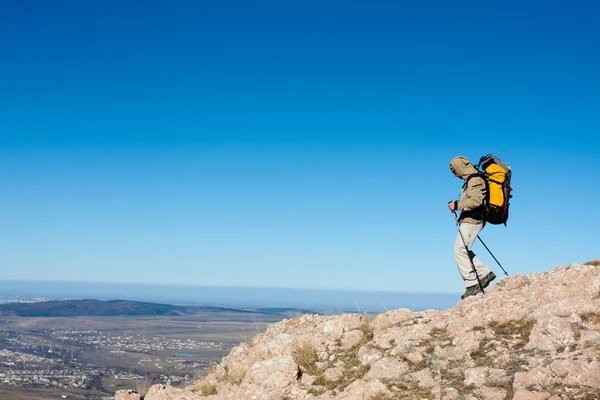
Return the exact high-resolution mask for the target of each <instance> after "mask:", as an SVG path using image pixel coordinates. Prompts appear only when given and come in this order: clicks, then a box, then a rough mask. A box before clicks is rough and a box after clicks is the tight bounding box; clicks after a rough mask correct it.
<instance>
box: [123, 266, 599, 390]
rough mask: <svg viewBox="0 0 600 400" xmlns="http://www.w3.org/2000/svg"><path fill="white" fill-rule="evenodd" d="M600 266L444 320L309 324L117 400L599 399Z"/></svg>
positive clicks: (549, 277) (492, 298)
mask: <svg viewBox="0 0 600 400" xmlns="http://www.w3.org/2000/svg"><path fill="white" fill-rule="evenodd" d="M599 357H600V262H597V261H596V262H592V263H585V264H573V265H570V266H564V267H559V268H556V269H554V270H552V271H550V272H547V273H532V274H529V275H517V276H512V277H507V278H504V279H502V280H501V281H500V282H498V283H497V284H496V285H494V286H491V287H490V288H489V289H488V290H487V291H486V294H485V295H481V294H479V295H477V296H474V297H469V298H467V299H465V300H462V301H460V302H459V303H458V304H457V305H456V306H454V307H453V308H451V309H448V310H445V311H435V310H428V311H423V312H412V311H410V310H408V309H400V310H393V311H388V312H386V313H381V314H379V315H377V316H376V317H375V318H374V319H372V320H369V319H368V318H367V316H363V315H357V314H345V315H338V316H317V315H304V316H302V317H300V318H295V319H289V320H283V321H280V322H277V323H275V324H272V325H270V326H269V328H268V329H267V331H266V332H265V333H264V334H261V335H258V336H256V337H255V338H254V339H252V341H250V342H247V343H242V344H241V345H239V346H237V347H235V348H233V349H232V351H231V353H230V354H229V355H228V356H227V357H225V358H223V360H222V362H221V363H220V365H218V366H217V367H216V369H215V370H214V372H211V373H210V374H209V375H208V376H207V377H206V378H205V379H203V380H201V381H200V382H198V383H197V384H195V385H194V386H192V387H189V388H187V389H177V388H173V387H169V386H164V385H155V386H152V387H151V388H150V390H149V392H148V393H147V394H145V396H143V397H142V396H140V395H138V394H128V393H127V392H126V391H119V392H117V394H116V397H115V399H116V400H134V399H136V400H137V399H139V398H140V397H142V398H143V399H144V400H167V399H168V400H301V399H322V400H392V399H438V400H459V399H464V400H476V399H482V400H483V399H490V400H504V399H509V400H510V399H512V400H546V399H549V400H562V399H582V400H583V399H585V400H591V399H598V400H600V362H599Z"/></svg>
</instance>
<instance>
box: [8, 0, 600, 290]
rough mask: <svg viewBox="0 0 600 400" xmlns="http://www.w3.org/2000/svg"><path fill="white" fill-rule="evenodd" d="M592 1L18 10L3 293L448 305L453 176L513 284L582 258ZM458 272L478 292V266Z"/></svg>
mask: <svg viewBox="0 0 600 400" xmlns="http://www.w3.org/2000/svg"><path fill="white" fill-rule="evenodd" d="M599 17H600V6H599V5H598V3H597V2H593V1H589V2H584V1H574V2H564V1H536V2H533V1H488V2H481V1H465V2H458V3H456V2H455V3H452V2H447V1H432V2H414V1H411V2H408V1H405V2H393V1H385V2H378V1H360V2H358V1H343V2H342V1H339V2H338V1H336V2H333V1H302V2H290V1H269V2H266V1H253V2H248V1H235V2H234V1H174V2H164V1H147V0H145V1H96V2H90V1H84V2H82V1H60V0H59V1H54V2H48V1H18V2H6V3H4V4H3V6H2V12H1V13H0V54H1V58H0V271H1V273H2V279H9V280H10V279H38V280H56V281H86V282H135V283H165V284H180V283H182V284H194V285H211V286H252V287H281V288H320V289H349V290H359V289H360V290H369V291H374V290H385V291H420V292H449V293H458V292H461V291H462V290H463V287H462V280H461V279H460V277H459V274H458V271H457V269H456V266H455V263H454V259H453V255H452V246H453V243H454V238H455V232H456V228H455V225H454V220H453V218H452V216H451V214H450V213H449V211H448V210H447V208H446V203H447V202H448V201H449V200H451V199H454V198H456V197H457V196H458V193H459V189H460V186H461V181H459V180H458V179H456V178H455V177H454V176H453V175H452V174H451V173H450V171H449V170H448V164H449V161H450V159H451V158H452V157H454V156H456V155H464V156H467V157H469V158H471V159H472V160H477V159H478V158H479V157H480V156H482V155H484V154H487V153H494V154H496V155H498V156H499V157H501V158H502V159H503V160H504V161H506V162H508V163H510V164H511V165H512V168H513V187H514V193H513V194H514V199H513V202H512V204H511V217H510V220H509V223H508V227H507V228H504V227H503V226H502V227H496V226H488V227H486V228H485V230H484V231H483V232H482V234H481V237H482V239H483V240H484V241H485V242H486V244H487V245H488V246H489V247H490V248H491V249H492V251H494V252H495V255H496V256H497V258H498V259H499V260H500V262H502V264H503V265H504V267H505V268H506V269H507V270H508V272H509V273H510V274H522V273H530V272H533V271H540V272H544V271H548V270H550V269H551V268H553V267H556V266H558V265H563V264H569V263H573V262H579V261H586V260H591V259H597V258H600V244H599V243H600V229H599V227H600V213H599V211H598V209H599V208H598V205H599V204H600V172H599V171H600V170H599V168H600V97H599V95H598V93H600V74H599V73H598V71H600V51H599V47H598V43H599V41H600V24H598V19H599ZM475 251H476V252H477V253H478V254H479V255H480V257H481V258H482V259H483V260H484V261H485V262H486V263H488V264H489V265H490V266H491V267H492V268H494V269H495V271H496V274H497V275H499V276H500V272H501V271H500V269H499V268H497V267H495V263H494V261H493V259H492V258H491V257H490V256H489V255H488V254H487V253H486V251H485V249H483V248H482V247H481V245H480V244H476V246H475Z"/></svg>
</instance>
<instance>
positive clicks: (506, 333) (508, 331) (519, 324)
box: [488, 318, 536, 347]
mask: <svg viewBox="0 0 600 400" xmlns="http://www.w3.org/2000/svg"><path fill="white" fill-rule="evenodd" d="M535 323H536V320H535V319H534V318H523V319H520V320H517V321H508V322H504V323H502V324H499V323H497V322H490V324H489V325H488V326H489V327H490V329H492V330H493V331H494V334H495V335H496V337H498V338H499V339H518V342H517V347H523V346H525V345H526V344H527V343H528V342H529V335H531V330H532V329H533V326H534V325H535Z"/></svg>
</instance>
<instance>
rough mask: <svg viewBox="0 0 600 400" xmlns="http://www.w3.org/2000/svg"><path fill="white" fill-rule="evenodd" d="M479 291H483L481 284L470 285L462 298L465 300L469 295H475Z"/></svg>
mask: <svg viewBox="0 0 600 400" xmlns="http://www.w3.org/2000/svg"><path fill="white" fill-rule="evenodd" d="M477 293H481V289H480V288H479V285H473V286H469V287H468V288H467V290H465V293H464V294H463V295H462V296H460V298H461V300H464V299H466V298H467V297H469V296H475V295H476V294H477Z"/></svg>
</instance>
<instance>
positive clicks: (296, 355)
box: [292, 340, 320, 375]
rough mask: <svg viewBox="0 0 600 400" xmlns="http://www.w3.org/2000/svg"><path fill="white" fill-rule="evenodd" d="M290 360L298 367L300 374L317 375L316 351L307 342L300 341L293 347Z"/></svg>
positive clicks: (317, 357) (317, 359)
mask: <svg viewBox="0 0 600 400" xmlns="http://www.w3.org/2000/svg"><path fill="white" fill-rule="evenodd" d="M292 358H293V359H294V361H295V362H296V364H298V366H299V367H300V370H301V371H302V372H305V373H307V374H309V375H318V374H319V372H320V370H319V368H318V367H317V366H316V363H317V361H319V356H318V355H317V350H316V349H315V347H314V346H313V345H312V344H311V343H310V342H309V341H308V340H301V341H299V342H298V343H296V345H295V346H294V349H293V350H292Z"/></svg>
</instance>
